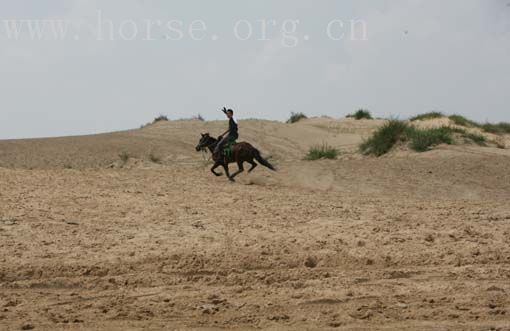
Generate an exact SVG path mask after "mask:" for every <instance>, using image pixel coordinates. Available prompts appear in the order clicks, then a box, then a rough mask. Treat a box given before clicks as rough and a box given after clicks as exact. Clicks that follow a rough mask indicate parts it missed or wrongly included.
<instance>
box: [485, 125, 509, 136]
mask: <svg viewBox="0 0 510 331" xmlns="http://www.w3.org/2000/svg"><path fill="white" fill-rule="evenodd" d="M481 128H482V129H483V130H484V131H485V132H489V133H494V134H510V123H507V122H500V123H498V124H491V123H485V124H483V125H482V126H481Z"/></svg>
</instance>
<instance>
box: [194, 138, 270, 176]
mask: <svg viewBox="0 0 510 331" xmlns="http://www.w3.org/2000/svg"><path fill="white" fill-rule="evenodd" d="M218 142H219V140H218V139H215V138H213V137H211V136H210V135H209V134H208V133H205V134H202V138H200V141H199V142H198V145H197V147H196V150H197V152H200V151H203V150H205V149H209V151H210V152H211V154H212V155H213V161H214V165H213V167H212V168H211V172H212V173H213V174H214V175H216V176H221V175H222V174H221V173H217V172H216V171H214V170H215V169H216V168H218V167H219V166H223V168H224V169H225V173H226V174H227V177H228V179H229V180H230V181H232V182H234V181H235V180H234V178H235V176H237V175H239V174H240V173H241V172H243V171H244V167H243V163H244V162H248V163H249V164H251V168H250V170H248V172H252V171H253V169H255V168H256V167H257V165H258V164H257V163H255V161H254V160H257V161H258V162H259V163H260V164H262V165H263V166H265V167H268V168H269V169H271V170H273V171H276V169H275V168H274V167H273V166H272V165H271V163H269V162H268V161H267V160H265V159H264V158H262V156H260V152H259V151H258V150H257V149H256V148H255V147H253V146H252V145H250V144H248V143H245V142H242V143H237V144H234V145H233V146H232V153H231V154H230V155H228V156H225V157H223V156H222V155H218V154H215V153H214V148H215V147H216V145H217V144H218ZM234 162H235V163H237V166H238V167H239V170H237V171H236V172H234V173H233V174H232V175H230V173H229V171H228V165H229V163H234Z"/></svg>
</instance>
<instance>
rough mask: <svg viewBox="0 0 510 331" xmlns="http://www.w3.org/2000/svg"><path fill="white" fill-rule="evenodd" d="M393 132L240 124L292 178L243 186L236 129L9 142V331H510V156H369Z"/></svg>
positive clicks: (1, 245)
mask: <svg viewBox="0 0 510 331" xmlns="http://www.w3.org/2000/svg"><path fill="white" fill-rule="evenodd" d="M381 123H382V122H380V121H353V120H344V121H334V120H329V119H312V120H308V121H306V122H304V123H300V124H296V125H285V124H281V123H276V122H267V121H255V120H253V121H241V130H242V131H241V132H242V138H243V139H242V140H247V141H250V142H252V143H253V144H254V145H256V146H257V147H259V148H260V149H261V150H262V151H263V154H264V155H266V156H270V159H271V162H274V163H275V164H276V165H277V166H278V168H279V172H277V173H272V172H270V171H268V170H267V169H263V168H262V167H260V168H257V170H256V171H255V172H254V173H253V174H250V175H247V174H242V175H240V177H239V180H238V182H237V183H236V184H231V183H229V182H228V181H227V180H226V179H225V178H224V177H220V178H215V177H213V176H212V175H211V174H210V173H209V170H208V168H209V167H210V164H209V163H208V162H207V160H206V159H204V158H203V155H202V154H200V153H196V152H195V151H194V149H193V148H194V146H195V144H196V142H197V140H198V138H199V135H198V133H200V132H206V131H209V132H211V133H213V132H214V133H217V132H220V131H221V129H222V128H223V127H224V126H225V123H224V122H217V123H210V122H209V123H205V122H199V121H186V122H169V123H163V124H158V125H155V126H151V127H148V128H145V129H143V130H134V131H129V132H121V133H115V134H106V135H98V136H89V137H73V138H56V139H42V140H22V141H0V187H1V188H2V189H1V190H0V251H1V252H2V253H1V255H0V330H21V329H24V330H30V329H34V330H59V329H64V330H75V329H77V330H88V329H90V330H137V329H140V330H141V329H144V330H145V329H147V330H161V329H168V330H174V329H176V330H178V329H182V330H188V329H194V330H220V329H231V330H251V329H270V330H328V329H331V330H376V329H378V330H510V207H509V204H508V201H509V200H510V172H509V171H508V170H509V169H510V152H509V151H508V150H502V149H497V148H481V147H475V146H451V147H445V146H440V147H439V148H438V149H436V150H434V151H431V152H427V153H423V154H414V153H409V152H405V151H404V152H397V153H392V154H391V155H388V156H385V157H382V158H378V159H376V158H368V157H362V156H360V155H358V154H356V153H355V152H354V151H355V149H356V144H358V143H359V142H360V141H362V139H363V137H366V136H367V135H369V134H370V132H371V131H372V130H373V129H374V128H376V127H377V126H378V125H380V124H381ZM321 142H328V143H330V144H332V145H334V146H337V147H339V148H341V149H342V151H343V152H344V153H343V155H342V156H341V157H340V159H339V160H335V161H317V162H308V161H303V160H302V158H303V155H304V153H305V152H306V150H307V148H308V147H309V146H310V145H312V144H316V143H321ZM123 151H124V152H126V153H128V154H129V155H130V156H132V159H130V160H129V161H128V162H127V164H125V165H123V164H122V162H121V161H120V160H119V157H118V154H119V153H121V152H123ZM151 153H153V154H157V155H158V156H160V157H161V159H162V161H161V164H154V163H152V162H150V161H149V160H148V159H147V156H148V155H149V154H151Z"/></svg>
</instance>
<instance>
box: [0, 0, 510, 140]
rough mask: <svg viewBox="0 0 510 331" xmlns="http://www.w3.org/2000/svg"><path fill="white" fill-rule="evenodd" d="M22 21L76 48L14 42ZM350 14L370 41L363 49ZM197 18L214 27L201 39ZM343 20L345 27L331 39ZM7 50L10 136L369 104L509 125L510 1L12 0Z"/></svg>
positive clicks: (4, 69) (3, 57)
mask: <svg viewBox="0 0 510 331" xmlns="http://www.w3.org/2000/svg"><path fill="white" fill-rule="evenodd" d="M99 12H101V19H102V25H101V26H102V28H101V29H99V28H98V26H99V22H98V21H99V17H98V15H99ZM15 19H17V20H22V19H31V20H65V21H67V22H70V27H68V29H67V34H66V36H65V38H63V39H65V40H54V39H55V38H53V39H52V32H51V30H50V32H48V31H47V30H44V32H43V39H44V40H35V39H37V38H33V37H31V36H30V33H29V32H28V23H27V22H24V23H19V22H18V23H16V24H21V27H20V31H21V32H20V35H19V37H18V38H17V40H15V39H16V38H14V37H13V36H12V35H11V36H9V31H7V30H8V27H11V28H12V24H13V22H12V20H15ZM352 19H356V20H363V21H364V22H366V28H367V40H366V41H363V40H351V38H350V33H351V30H350V20H352ZM5 20H9V22H6V21H5ZM146 20H151V22H153V23H154V25H152V27H151V30H150V31H149V30H148V29H147V23H146ZM194 20H201V21H203V22H204V23H205V25H206V31H198V30H197V31H194V32H193V33H192V35H190V34H189V32H188V26H189V25H190V24H191V23H192V22H193V21H194ZM240 20H246V21H243V22H241V23H239V24H238V25H237V27H238V32H239V36H238V37H242V38H246V37H247V36H248V35H247V32H248V29H247V26H248V23H249V24H250V25H251V27H252V36H251V38H250V39H248V40H246V41H241V40H238V38H237V37H236V35H235V28H236V22H239V21H240ZM261 20H264V22H265V38H264V35H263V34H264V31H263V26H262V25H263V24H262V21H261ZM286 20H299V23H298V24H296V25H295V26H296V27H297V29H296V32H295V34H291V33H290V34H285V35H284V34H282V31H281V30H282V25H283V24H284V23H285V21H286ZM334 20H342V21H343V22H344V28H343V30H341V28H340V24H339V23H333V24H332V25H331V27H332V30H331V32H332V34H331V36H328V33H327V32H328V24H329V23H330V22H332V21H334ZM109 21H112V23H113V25H114V29H115V31H114V40H113V41H112V40H108V39H109V37H110V35H109V28H110V23H109ZM158 21H159V22H161V24H162V25H161V26H159V25H158V24H159V23H158ZM171 21H174V22H173V23H172V22H171ZM175 21H181V22H182V23H183V27H182V28H181V27H180V26H179V25H178V24H179V23H178V22H177V23H176V22H175ZM126 22H127V23H126ZM168 22H170V24H173V25H172V27H173V28H174V30H170V29H166V28H165V27H166V24H167V23H168ZM273 22H274V24H273ZM33 23H34V22H32V23H31V24H33ZM197 24H198V25H197ZM200 24H201V23H195V25H194V26H193V27H194V28H195V29H200V28H201V26H200ZM134 25H136V29H137V30H138V33H137V34H136V35H135V30H134ZM121 26H122V27H123V28H124V30H123V32H124V34H123V35H121V34H120V33H119V29H120V27H121ZM286 27H287V28H288V29H290V28H292V24H291V23H287V25H286ZM358 27H359V25H358ZM176 28H178V30H182V40H172V39H179V37H180V34H179V32H176V31H175V29H176ZM99 30H101V31H102V32H100V31H99ZM287 31H289V30H287ZM10 32H11V33H12V32H13V31H12V30H11V31H10ZM149 32H150V38H148V34H149ZM342 32H343V33H344V38H343V40H339V41H336V40H333V39H332V38H331V37H333V38H335V39H338V38H337V37H339V36H341V34H342ZM355 32H356V31H355ZM357 32H358V36H357V38H355V39H361V38H360V36H362V33H361V34H360V33H359V32H362V31H361V30H357ZM100 33H102V36H103V39H105V40H97V39H98V34H100ZM123 36H124V39H131V38H134V40H131V41H128V40H122V39H123ZM191 36H193V37H195V38H197V39H202V38H203V40H191ZM292 36H295V37H296V38H297V40H298V42H297V45H294V44H295V43H296V40H295V39H293V38H292ZM126 37H127V38H126ZM216 37H217V40H215V39H216ZM306 37H308V38H306ZM145 39H153V40H145ZM259 39H266V40H259ZM305 39H308V40H305ZM0 44H1V47H0V97H1V99H0V139H3V138H22V137H40V136H59V135H74V134H87V133H97V132H106V131H113V130H121V129H129V128H136V127H138V126H140V125H141V124H143V123H145V122H148V121H150V120H151V119H152V118H154V117H155V116H156V115H158V114H167V115H168V116H169V117H170V118H172V119H177V118H183V117H190V116H194V115H196V114H198V113H200V114H202V115H203V116H204V117H205V118H206V119H220V118H222V114H221V113H220V112H219V109H220V108H221V107H223V106H224V105H225V106H228V107H231V108H234V110H236V112H237V117H238V118H241V119H242V118H250V117H257V118H267V119H277V120H284V119H286V118H288V115H289V113H290V112H291V111H301V112H304V113H306V114H308V115H310V116H320V115H329V116H333V117H342V116H344V115H345V114H347V113H350V112H352V111H354V110H356V109H358V108H368V109H369V110H371V111H372V112H373V113H374V114H375V115H376V116H381V117H386V116H398V117H400V118H407V117H408V116H410V115H413V114H417V113H420V112H426V111H430V110H441V111H443V112H446V113H460V114H463V115H466V116H468V117H470V118H473V119H476V120H479V121H486V120H489V121H510V0H449V1H445V0H408V1H404V0H400V1H399V0H386V1H384V0H380V1H375V0H374V1H362V0H351V1H347V0H344V1H339V0H329V1H328V0H324V1H312V0H280V1H274V0H262V1H261V0H257V1H255V0H251V1H239V0H216V1H207V0H202V1H191V0H186V1H184V0H182V1H167V0H153V1H150V0H143V1H142V0H45V1H40V0H33V1H12V0H0ZM289 45H290V46H295V47H285V46H289Z"/></svg>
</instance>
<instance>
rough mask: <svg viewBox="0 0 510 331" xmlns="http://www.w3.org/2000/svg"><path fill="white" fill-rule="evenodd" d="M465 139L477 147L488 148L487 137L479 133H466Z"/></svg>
mask: <svg viewBox="0 0 510 331" xmlns="http://www.w3.org/2000/svg"><path fill="white" fill-rule="evenodd" d="M462 136H463V137H464V138H466V139H469V140H471V141H472V142H474V143H475V144H477V145H480V146H486V145H487V138H485V136H482V135H481V134H477V133H464V134H463V135H462Z"/></svg>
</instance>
